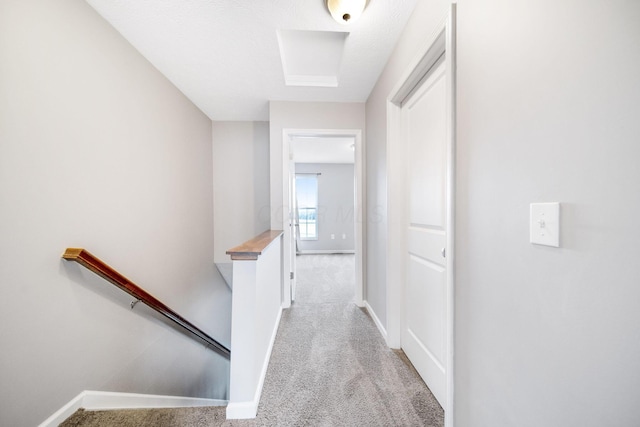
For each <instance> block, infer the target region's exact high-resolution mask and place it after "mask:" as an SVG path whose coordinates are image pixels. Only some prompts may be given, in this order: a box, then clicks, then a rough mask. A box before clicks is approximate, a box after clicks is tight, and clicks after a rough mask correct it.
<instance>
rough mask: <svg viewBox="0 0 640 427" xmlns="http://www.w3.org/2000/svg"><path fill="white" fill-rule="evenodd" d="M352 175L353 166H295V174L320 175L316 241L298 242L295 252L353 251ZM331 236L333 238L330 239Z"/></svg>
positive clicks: (313, 164)
mask: <svg viewBox="0 0 640 427" xmlns="http://www.w3.org/2000/svg"><path fill="white" fill-rule="evenodd" d="M353 172H354V171H353V164H338V163H333V164H329V163H296V173H320V175H318V240H301V241H299V242H298V249H299V250H301V251H302V252H314V251H320V252H327V251H339V252H343V251H354V250H355V245H354V236H353V234H354V222H353V212H354V176H353ZM331 234H333V235H334V237H335V239H331ZM343 235H346V236H345V238H344V239H343V238H342V237H343Z"/></svg>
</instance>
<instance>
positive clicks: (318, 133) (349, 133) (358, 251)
mask: <svg viewBox="0 0 640 427" xmlns="http://www.w3.org/2000/svg"><path fill="white" fill-rule="evenodd" d="M294 137H307V138H308V137H350V138H354V140H355V152H354V164H353V166H354V179H355V186H354V187H355V188H354V190H355V202H354V218H353V219H354V228H355V230H354V243H355V276H356V277H355V279H356V280H355V282H356V283H355V290H354V291H355V292H354V303H355V304H356V305H357V306H358V307H364V252H363V247H364V243H363V242H364V232H365V230H364V226H365V222H364V218H365V212H364V209H365V193H364V191H365V184H364V161H363V160H364V153H363V150H364V146H363V144H362V130H361V129H283V130H282V160H283V161H282V165H283V166H282V182H283V183H286V184H285V185H286V187H288V186H289V161H290V157H291V138H294ZM284 190H286V191H287V192H285V193H284V194H283V195H286V194H288V191H290V190H289V189H288V188H285V189H284ZM283 203H285V206H283V211H284V212H283V213H284V215H283V220H284V221H285V224H283V228H284V234H285V235H284V247H283V250H284V254H283V255H284V257H283V259H284V260H285V265H284V266H283V267H284V268H285V271H284V276H285V285H286V283H289V286H284V289H283V307H285V308H286V307H289V306H291V296H292V295H291V282H292V280H295V278H294V279H292V280H289V281H287V280H286V276H287V274H288V271H287V267H289V268H290V265H289V264H290V263H289V262H287V261H286V260H287V259H288V258H289V255H290V253H291V252H290V251H294V252H295V247H291V245H290V244H289V243H288V242H290V241H291V231H290V227H289V226H288V225H289V224H288V223H287V221H289V215H288V212H289V211H290V208H291V207H290V206H289V198H288V197H287V196H285V197H283Z"/></svg>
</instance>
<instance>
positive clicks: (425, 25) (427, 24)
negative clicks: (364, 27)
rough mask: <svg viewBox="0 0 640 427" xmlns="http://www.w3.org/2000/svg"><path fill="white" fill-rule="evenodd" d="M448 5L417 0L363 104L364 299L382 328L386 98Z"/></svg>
mask: <svg viewBox="0 0 640 427" xmlns="http://www.w3.org/2000/svg"><path fill="white" fill-rule="evenodd" d="M448 5H449V2H448V1H445V0H420V1H419V2H418V3H417V5H416V9H415V10H414V13H413V15H412V16H411V19H410V20H409V22H408V23H407V26H406V27H405V29H404V31H403V33H402V36H401V38H400V40H399V41H398V44H397V45H396V47H395V50H394V52H393V53H392V55H391V57H390V58H389V61H388V62H387V65H386V66H385V69H384V71H383V72H382V74H381V75H380V78H379V79H378V81H377V82H376V85H375V87H374V88H373V91H372V92H371V95H370V96H369V99H368V100H367V103H366V118H367V126H366V135H367V151H366V153H367V155H366V169H365V170H366V174H367V197H366V199H367V227H366V228H367V238H366V253H367V262H366V277H367V282H366V299H367V302H368V303H369V306H370V307H371V308H372V309H373V311H374V312H375V314H376V316H377V317H378V319H380V322H382V324H383V325H386V323H387V306H386V304H387V289H386V275H387V268H386V259H387V256H386V250H387V150H386V144H387V104H386V102H387V97H388V96H389V94H390V92H391V90H392V89H393V87H394V86H395V85H396V83H397V82H398V80H399V79H400V77H401V76H402V73H404V72H405V69H406V68H407V66H408V65H409V62H410V61H412V60H413V59H414V57H415V55H416V54H417V52H418V49H419V47H420V46H421V45H422V44H423V43H425V41H426V40H428V39H429V37H430V36H431V34H432V33H433V32H434V31H435V28H436V26H437V25H439V24H440V23H441V22H444V18H445V16H446V13H447V10H448Z"/></svg>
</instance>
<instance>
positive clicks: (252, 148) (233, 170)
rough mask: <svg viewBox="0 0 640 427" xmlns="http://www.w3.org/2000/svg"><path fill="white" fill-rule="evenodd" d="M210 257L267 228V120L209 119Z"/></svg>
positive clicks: (222, 255) (221, 257)
mask: <svg viewBox="0 0 640 427" xmlns="http://www.w3.org/2000/svg"><path fill="white" fill-rule="evenodd" d="M213 206H214V227H215V230H214V234H215V236H216V238H215V242H214V246H215V248H214V257H215V261H216V262H231V260H230V258H229V256H228V255H227V254H226V251H227V250H228V249H231V248H233V247H234V246H238V245H240V244H242V243H244V242H245V241H247V240H249V239H251V238H253V237H255V236H256V235H258V234H260V233H262V232H263V231H265V230H268V229H269V228H270V223H269V221H270V215H269V123H268V122H213Z"/></svg>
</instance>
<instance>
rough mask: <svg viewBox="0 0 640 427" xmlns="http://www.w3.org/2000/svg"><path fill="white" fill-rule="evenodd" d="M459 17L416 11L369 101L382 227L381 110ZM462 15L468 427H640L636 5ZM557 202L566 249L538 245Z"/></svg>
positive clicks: (459, 384)
mask: <svg viewBox="0 0 640 427" xmlns="http://www.w3.org/2000/svg"><path fill="white" fill-rule="evenodd" d="M446 7H447V2H442V1H424V2H420V3H419V5H418V7H417V9H416V12H415V14H414V16H413V17H412V19H411V22H410V23H409V26H408V27H407V29H406V31H405V33H404V36H403V39H402V40H401V41H400V43H399V45H398V47H397V49H396V52H395V54H394V56H393V57H392V59H391V61H390V62H389V64H388V65H387V68H386V69H385V71H384V73H383V75H382V76H381V78H380V80H379V81H378V85H377V86H376V90H375V91H374V92H373V93H372V95H371V97H370V98H369V100H368V102H367V141H368V147H367V148H368V158H367V167H368V177H369V189H370V192H369V194H368V196H369V202H370V203H369V211H370V212H371V211H372V208H374V207H378V206H381V205H384V203H385V200H386V199H385V195H384V193H385V182H384V174H382V173H380V168H381V167H383V165H384V162H385V156H386V154H385V150H384V143H385V142H386V141H385V136H384V135H385V111H384V100H385V98H386V96H387V95H388V92H389V89H390V87H391V86H392V85H393V83H392V82H394V81H396V80H397V78H398V77H399V74H400V73H401V72H402V70H403V68H404V67H405V66H406V64H407V63H408V61H409V60H410V59H411V57H412V55H413V54H414V52H415V51H416V47H415V46H416V43H421V42H424V41H425V40H426V39H428V36H429V34H431V32H432V31H433V29H434V28H435V25H436V24H437V23H438V21H440V20H441V18H442V17H444V14H443V12H444V11H445V10H446ZM458 17H459V19H458V57H457V59H458V68H457V77H458V117H457V132H458V142H457V148H458V154H457V177H456V178H457V198H456V204H457V215H456V220H457V227H456V231H457V235H456V245H457V252H456V255H457V259H456V278H457V281H456V289H455V294H456V301H455V303H456V325H455V337H456V338H455V339H456V341H455V342H456V349H455V354H456V357H455V369H456V371H455V375H456V382H455V394H456V409H455V418H456V425H457V426H464V427H474V426H523V427H528V426H540V425H544V426H558V427H561V426H562V427H564V426H600V425H607V426H620V427H623V426H624V427H626V426H636V425H640V406H638V405H637V400H638V396H639V393H640V388H639V384H640V328H639V327H638V325H640V310H638V301H640V287H639V286H638V284H639V283H640V267H639V266H638V263H637V262H636V260H635V258H636V255H637V253H638V250H637V242H638V241H640V227H639V226H638V224H637V216H638V215H637V213H638V212H639V211H640V191H639V189H638V183H640V168H638V167H637V160H638V158H640V145H639V144H638V135H640V121H638V119H637V118H638V116H640V104H639V103H638V99H640V79H639V78H638V76H639V75H640V49H638V46H640V25H638V22H640V3H639V2H636V1H624V0H616V1H611V2H598V1H590V2H584V1H577V0H565V1H562V2H557V1H550V0H544V1H540V0H526V1H519V2H513V1H508V0H498V1H488V0H462V1H459V2H458ZM547 201H559V202H561V203H562V233H561V245H562V247H561V248H558V249H555V248H548V247H541V246H535V245H531V244H530V243H529V235H528V232H529V231H528V219H529V213H528V210H529V204H530V203H532V202H547ZM377 224H378V222H377V218H376V217H375V216H372V215H370V222H369V235H368V244H369V246H368V251H369V258H368V270H367V271H368V273H369V276H368V277H369V280H368V286H369V288H368V298H369V301H370V304H371V305H372V306H374V307H375V311H376V313H377V314H378V316H379V317H380V318H381V319H382V318H383V317H382V315H384V305H385V294H384V289H385V284H384V283H383V281H382V280H383V279H382V278H383V277H384V275H378V276H377V277H378V278H375V276H374V273H375V272H376V271H380V270H381V267H379V266H380V265H383V264H384V262H385V257H384V254H383V253H381V251H376V247H377V245H378V242H383V241H384V238H385V235H384V227H383V226H380V227H377Z"/></svg>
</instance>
